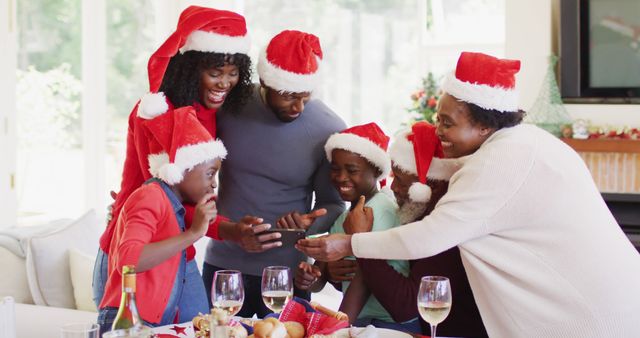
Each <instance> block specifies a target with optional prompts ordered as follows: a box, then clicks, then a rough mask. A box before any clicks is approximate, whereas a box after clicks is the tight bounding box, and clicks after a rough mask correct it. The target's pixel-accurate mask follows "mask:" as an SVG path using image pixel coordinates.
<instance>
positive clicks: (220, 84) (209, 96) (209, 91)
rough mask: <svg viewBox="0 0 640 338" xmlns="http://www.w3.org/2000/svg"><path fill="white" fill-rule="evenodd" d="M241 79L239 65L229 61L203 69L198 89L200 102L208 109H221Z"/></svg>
mask: <svg viewBox="0 0 640 338" xmlns="http://www.w3.org/2000/svg"><path fill="white" fill-rule="evenodd" d="M239 79H240V72H239V70H238V67H237V66H235V65H232V64H229V63H225V64H224V66H222V67H211V68H207V69H203V70H202V72H201V73H200V88H199V91H198V92H199V99H200V103H201V104H202V105H203V106H205V107H206V108H208V109H219V108H220V107H221V106H222V104H223V103H224V100H225V99H226V98H227V95H229V92H231V89H233V87H235V85H236V84H238V80H239Z"/></svg>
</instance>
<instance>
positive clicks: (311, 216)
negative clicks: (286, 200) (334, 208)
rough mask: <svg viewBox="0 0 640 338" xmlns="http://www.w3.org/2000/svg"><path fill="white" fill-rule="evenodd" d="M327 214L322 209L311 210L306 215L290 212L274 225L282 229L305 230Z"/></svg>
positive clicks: (325, 210)
mask: <svg viewBox="0 0 640 338" xmlns="http://www.w3.org/2000/svg"><path fill="white" fill-rule="evenodd" d="M326 214H327V209H325V208H322V209H318V210H312V211H311V212H309V213H308V214H302V215H301V214H300V213H298V212H297V211H293V212H290V213H288V214H286V215H284V216H282V217H280V219H278V222H277V223H276V225H277V226H278V228H283V229H303V230H307V229H309V227H310V226H311V225H312V224H313V222H314V221H315V220H316V218H318V217H321V216H324V215H326Z"/></svg>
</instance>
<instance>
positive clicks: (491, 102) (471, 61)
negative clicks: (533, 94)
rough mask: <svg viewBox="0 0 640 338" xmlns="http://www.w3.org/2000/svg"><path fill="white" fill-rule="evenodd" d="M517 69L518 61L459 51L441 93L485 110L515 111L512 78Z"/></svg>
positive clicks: (514, 82) (515, 92)
mask: <svg viewBox="0 0 640 338" xmlns="http://www.w3.org/2000/svg"><path fill="white" fill-rule="evenodd" d="M519 70H520V60H507V59H498V58H495V57H493V56H490V55H486V54H482V53H471V52H462V54H460V58H459V59H458V65H457V66H456V71H455V74H453V73H452V74H449V76H448V77H447V78H446V79H445V81H444V84H443V85H442V90H444V91H445V92H447V93H449V94H451V95H453V96H455V97H456V98H458V99H460V100H462V101H464V102H468V103H473V104H475V105H477V106H479V107H481V108H484V109H492V110H497V111H499V112H502V113H506V112H516V111H518V91H517V90H516V77H515V75H516V73H518V71H519Z"/></svg>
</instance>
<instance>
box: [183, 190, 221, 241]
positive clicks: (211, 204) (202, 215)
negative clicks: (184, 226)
mask: <svg viewBox="0 0 640 338" xmlns="http://www.w3.org/2000/svg"><path fill="white" fill-rule="evenodd" d="M213 196H215V195H214V194H206V195H204V196H203V197H202V198H201V199H200V201H198V204H196V208H195V213H194V215H193V222H192V223H191V227H190V228H189V229H188V230H187V231H191V232H192V233H193V234H194V235H196V236H197V238H200V237H202V236H204V234H206V233H207V229H208V228H209V223H210V222H211V221H212V220H213V219H214V218H216V216H217V215H218V209H216V201H215V200H213Z"/></svg>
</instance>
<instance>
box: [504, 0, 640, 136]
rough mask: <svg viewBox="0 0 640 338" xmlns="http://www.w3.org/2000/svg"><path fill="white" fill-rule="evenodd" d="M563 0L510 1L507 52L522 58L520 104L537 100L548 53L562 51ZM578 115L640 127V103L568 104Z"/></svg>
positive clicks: (594, 122)
mask: <svg viewBox="0 0 640 338" xmlns="http://www.w3.org/2000/svg"><path fill="white" fill-rule="evenodd" d="M559 1H561V0H508V1H506V12H505V13H506V44H505V56H506V57H507V58H517V59H520V60H522V70H521V71H520V74H519V76H518V79H517V81H518V87H519V88H520V104H521V107H522V108H524V109H525V110H527V109H528V108H529V107H531V105H532V104H533V102H534V101H535V99H536V97H537V95H538V91H539V89H540V85H541V84H542V81H543V79H544V75H545V72H546V69H547V56H548V55H549V54H550V53H551V52H552V51H553V52H554V53H556V54H557V53H558V43H557V34H558V28H559V24H558V19H559V15H558V12H559V11H558V8H559ZM565 106H566V108H567V110H568V111H569V114H571V117H573V118H574V119H578V118H582V119H589V120H591V122H592V123H593V124H596V125H612V126H625V125H626V126H631V127H640V105H637V104H635V105H628V104H627V105H622V104H621V105H609V104H567V105H565Z"/></svg>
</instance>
